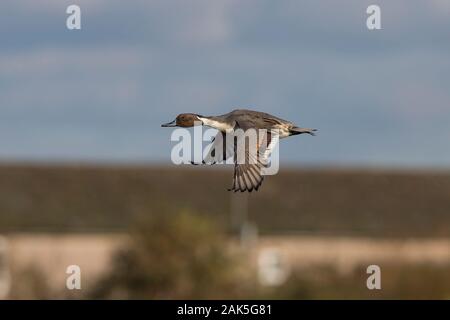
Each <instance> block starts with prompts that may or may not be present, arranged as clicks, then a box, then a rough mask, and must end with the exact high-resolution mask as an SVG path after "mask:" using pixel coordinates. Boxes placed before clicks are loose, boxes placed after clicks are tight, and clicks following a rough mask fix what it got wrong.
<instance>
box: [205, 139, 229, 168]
mask: <svg viewBox="0 0 450 320" xmlns="http://www.w3.org/2000/svg"><path fill="white" fill-rule="evenodd" d="M212 142H213V143H212V144H211V145H210V146H209V148H208V149H207V150H206V153H205V155H204V157H203V164H209V165H213V164H216V163H222V162H223V163H225V161H226V160H227V159H228V158H230V157H231V156H232V155H233V148H234V147H233V143H232V142H230V141H227V139H226V134H225V133H224V132H221V131H219V132H218V133H217V135H216V136H215V137H214V138H213V140H212Z"/></svg>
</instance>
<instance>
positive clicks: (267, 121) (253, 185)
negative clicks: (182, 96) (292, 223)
mask: <svg viewBox="0 0 450 320" xmlns="http://www.w3.org/2000/svg"><path fill="white" fill-rule="evenodd" d="M195 125H204V126H208V127H212V128H214V129H217V130H218V131H219V133H218V134H217V135H216V137H215V138H214V139H213V141H214V144H215V143H216V142H218V141H220V142H221V143H222V150H218V151H219V152H216V151H217V150H215V148H214V147H215V146H214V144H213V145H212V146H211V149H212V152H211V153H210V155H209V157H208V158H206V159H204V160H203V164H214V163H216V162H218V160H226V159H228V158H229V157H231V156H230V154H236V144H239V142H236V140H234V143H233V146H229V145H227V144H225V141H226V135H227V134H230V133H233V132H236V130H237V129H241V130H243V131H244V132H246V131H247V130H249V129H256V130H260V129H263V130H266V132H267V134H266V135H265V138H264V139H259V140H261V141H259V140H258V142H257V144H258V145H257V148H258V151H263V152H259V153H258V157H257V159H256V160H255V161H248V157H249V152H248V150H245V152H246V159H247V161H246V162H244V163H239V162H238V161H237V158H236V156H234V158H233V159H234V176H233V185H232V187H231V188H230V189H228V190H230V191H234V192H236V191H241V192H244V191H249V192H252V191H253V190H258V188H259V187H260V186H261V184H262V182H263V180H264V175H263V174H262V170H263V168H264V167H265V166H266V165H267V158H268V157H269V156H270V153H271V151H272V150H273V147H274V142H275V141H278V139H273V135H274V134H276V135H278V136H277V138H280V139H282V138H286V137H289V136H293V135H298V134H302V133H307V134H310V135H312V136H313V135H314V132H315V131H316V129H309V128H301V127H299V126H297V125H295V124H294V123H292V122H290V121H286V120H283V119H281V118H278V117H275V116H273V115H271V114H268V113H264V112H259V111H253V110H246V109H237V110H233V111H231V112H229V113H227V114H224V115H220V116H202V115H199V114H195V113H182V114H179V115H178V116H177V117H176V119H175V120H173V121H172V122H169V123H165V124H163V125H161V126H162V127H193V126H195ZM218 137H220V138H221V139H217V138H218ZM238 139H239V138H238ZM244 145H246V144H244ZM263 145H264V147H263ZM246 147H247V145H246ZM262 149H264V150H262ZM233 151H234V153H233ZM193 164H195V163H193Z"/></svg>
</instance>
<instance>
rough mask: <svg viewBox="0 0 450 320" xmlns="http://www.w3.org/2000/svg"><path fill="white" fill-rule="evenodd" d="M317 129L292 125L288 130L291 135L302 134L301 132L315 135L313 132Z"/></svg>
mask: <svg viewBox="0 0 450 320" xmlns="http://www.w3.org/2000/svg"><path fill="white" fill-rule="evenodd" d="M316 131H317V129H309V128H299V127H293V128H291V129H289V132H290V133H291V136H294V135H296V134H302V133H307V134H310V135H312V136H315V135H316V134H315V132H316Z"/></svg>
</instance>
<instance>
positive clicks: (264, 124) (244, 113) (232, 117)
mask: <svg viewBox="0 0 450 320" xmlns="http://www.w3.org/2000/svg"><path fill="white" fill-rule="evenodd" d="M224 116H225V117H226V118H227V119H228V120H229V121H238V122H239V121H241V122H247V123H249V122H250V123H253V127H254V128H258V129H269V128H271V127H273V126H276V125H292V123H291V122H289V121H287V120H284V119H281V118H278V117H275V116H273V115H271V114H269V113H266V112H260V111H253V110H248V109H236V110H233V111H231V112H230V113H227V114H226V115H224Z"/></svg>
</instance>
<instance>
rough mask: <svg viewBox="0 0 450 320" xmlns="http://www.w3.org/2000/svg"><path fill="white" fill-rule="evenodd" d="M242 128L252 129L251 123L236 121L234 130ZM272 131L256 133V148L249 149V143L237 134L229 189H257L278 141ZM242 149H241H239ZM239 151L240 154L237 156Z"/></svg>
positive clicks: (241, 135) (243, 130)
mask: <svg viewBox="0 0 450 320" xmlns="http://www.w3.org/2000/svg"><path fill="white" fill-rule="evenodd" d="M237 129H242V132H244V133H245V132H246V131H247V130H254V127H253V123H252V122H247V121H239V122H237V121H236V126H235V132H236V130H237ZM274 134H276V133H274V132H271V131H267V132H265V133H263V134H261V135H260V134H259V133H257V137H258V139H257V141H256V150H251V149H250V148H251V146H250V143H248V144H247V143H246V142H245V141H243V139H246V137H245V136H244V135H243V134H237V135H236V136H235V141H234V176H233V185H232V187H231V188H230V189H229V190H230V191H234V192H237V191H241V192H244V191H249V192H252V191H253V190H258V188H259V187H260V186H261V184H262V182H263V181H264V169H265V168H267V165H268V158H269V156H270V154H271V152H272V150H273V148H274V146H275V145H276V143H277V142H278V139H274V138H275V137H274ZM239 149H242V150H239ZM239 153H242V156H241V157H239Z"/></svg>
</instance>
